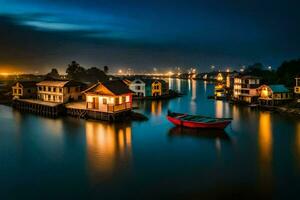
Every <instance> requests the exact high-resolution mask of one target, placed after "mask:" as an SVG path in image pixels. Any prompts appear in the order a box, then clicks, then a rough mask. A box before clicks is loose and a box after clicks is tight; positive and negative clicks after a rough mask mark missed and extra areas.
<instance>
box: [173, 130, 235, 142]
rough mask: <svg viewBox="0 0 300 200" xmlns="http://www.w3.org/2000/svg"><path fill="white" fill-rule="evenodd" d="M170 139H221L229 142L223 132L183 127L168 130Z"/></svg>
mask: <svg viewBox="0 0 300 200" xmlns="http://www.w3.org/2000/svg"><path fill="white" fill-rule="evenodd" d="M169 136H170V137H194V138H199V139H201V138H207V139H222V140H228V141H229V140H230V138H229V136H228V135H227V133H226V132H225V131H224V130H213V129H191V128H184V127H173V128H171V129H170V130H169Z"/></svg>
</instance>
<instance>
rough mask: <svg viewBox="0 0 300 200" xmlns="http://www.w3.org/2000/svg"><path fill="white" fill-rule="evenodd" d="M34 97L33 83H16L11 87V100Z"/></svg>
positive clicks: (34, 86)
mask: <svg viewBox="0 0 300 200" xmlns="http://www.w3.org/2000/svg"><path fill="white" fill-rule="evenodd" d="M36 95H37V89H36V82H35V81H18V82H16V83H15V84H14V85H13V86H12V96H13V99H34V98H36Z"/></svg>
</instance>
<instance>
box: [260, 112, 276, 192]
mask: <svg viewBox="0 0 300 200" xmlns="http://www.w3.org/2000/svg"><path fill="white" fill-rule="evenodd" d="M272 140H273V139H272V123H271V114H270V113H269V112H261V113H260V116H259V130H258V146H259V163H260V174H261V181H262V184H263V185H264V186H269V184H270V183H271V180H270V179H271V175H272V143H273V141H272Z"/></svg>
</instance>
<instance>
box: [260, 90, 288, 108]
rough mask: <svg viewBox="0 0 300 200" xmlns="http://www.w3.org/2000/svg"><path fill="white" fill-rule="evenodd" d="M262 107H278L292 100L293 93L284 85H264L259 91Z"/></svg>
mask: <svg viewBox="0 0 300 200" xmlns="http://www.w3.org/2000/svg"><path fill="white" fill-rule="evenodd" d="M257 91H258V94H259V98H258V100H259V104H260V105H271V106H273V105H278V104H282V103H286V102H287V101H290V100H291V99H292V93H291V92H290V91H289V90H288V89H287V88H286V87H285V86H284V85H262V86H260V87H259V88H258V89H257Z"/></svg>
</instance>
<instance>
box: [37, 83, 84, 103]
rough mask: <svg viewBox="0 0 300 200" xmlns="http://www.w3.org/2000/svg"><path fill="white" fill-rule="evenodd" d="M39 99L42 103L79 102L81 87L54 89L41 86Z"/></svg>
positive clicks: (39, 87)
mask: <svg viewBox="0 0 300 200" xmlns="http://www.w3.org/2000/svg"><path fill="white" fill-rule="evenodd" d="M37 97H38V99H39V100H41V101H48V102H55V103H66V102H68V101H69V100H70V99H72V100H75V101H77V100H79V97H81V93H80V87H79V86H76V87H54V86H46V85H39V86H38V95H37Z"/></svg>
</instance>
